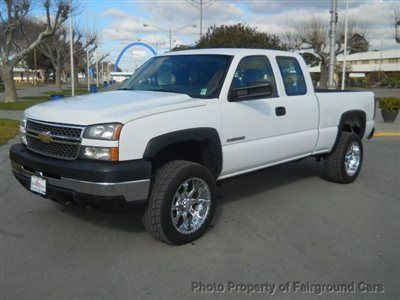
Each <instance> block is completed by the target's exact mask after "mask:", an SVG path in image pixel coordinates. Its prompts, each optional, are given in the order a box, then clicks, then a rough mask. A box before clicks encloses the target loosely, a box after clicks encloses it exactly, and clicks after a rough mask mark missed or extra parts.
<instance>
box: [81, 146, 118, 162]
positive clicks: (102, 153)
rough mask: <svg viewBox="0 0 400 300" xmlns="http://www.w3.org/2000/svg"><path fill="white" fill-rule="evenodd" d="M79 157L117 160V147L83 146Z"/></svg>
mask: <svg viewBox="0 0 400 300" xmlns="http://www.w3.org/2000/svg"><path fill="white" fill-rule="evenodd" d="M81 157H82V158H87V159H97V160H109V161H118V148H117V147H112V148H106V147H92V146H84V147H82V150H81Z"/></svg>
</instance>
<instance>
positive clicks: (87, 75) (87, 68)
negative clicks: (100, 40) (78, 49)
mask: <svg viewBox="0 0 400 300" xmlns="http://www.w3.org/2000/svg"><path fill="white" fill-rule="evenodd" d="M85 27H86V80H87V90H88V92H90V56H89V30H88V5H87V3H86V22H85Z"/></svg>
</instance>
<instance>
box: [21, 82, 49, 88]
mask: <svg viewBox="0 0 400 300" xmlns="http://www.w3.org/2000/svg"><path fill="white" fill-rule="evenodd" d="M42 85H45V84H43V83H41V82H37V84H36V86H42ZM15 86H16V87H17V88H23V87H34V86H35V85H34V84H33V82H16V83H15Z"/></svg>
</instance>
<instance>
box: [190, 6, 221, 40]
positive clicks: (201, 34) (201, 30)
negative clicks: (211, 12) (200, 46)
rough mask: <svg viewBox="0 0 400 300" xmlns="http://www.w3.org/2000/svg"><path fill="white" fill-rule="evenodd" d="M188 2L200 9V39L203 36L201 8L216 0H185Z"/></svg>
mask: <svg viewBox="0 0 400 300" xmlns="http://www.w3.org/2000/svg"><path fill="white" fill-rule="evenodd" d="M187 1H188V3H189V4H191V5H192V6H194V7H196V8H197V9H198V10H200V39H201V38H202V36H203V9H204V8H207V7H209V6H211V5H212V4H214V3H215V1H216V0H206V1H205V0H198V1H196V0H187Z"/></svg>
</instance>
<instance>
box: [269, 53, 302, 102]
mask: <svg viewBox="0 0 400 300" xmlns="http://www.w3.org/2000/svg"><path fill="white" fill-rule="evenodd" d="M276 61H277V63H278V66H279V70H280V72H281V75H282V80H283V84H284V86H285V91H286V95H288V96H297V95H305V94H306V93H307V85H306V81H305V79H304V75H303V72H302V70H301V67H300V65H299V62H298V61H297V59H296V58H294V57H288V56H278V57H277V58H276Z"/></svg>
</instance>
